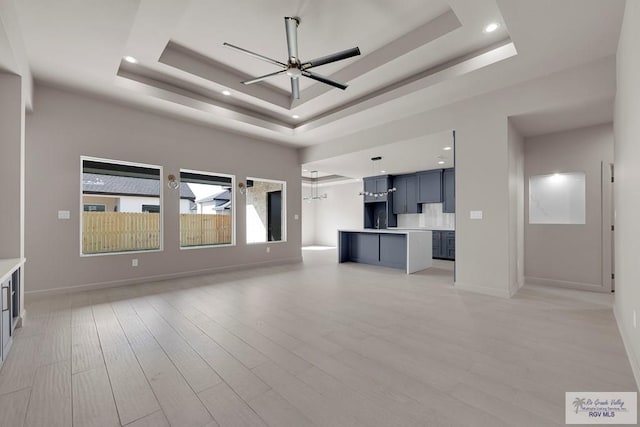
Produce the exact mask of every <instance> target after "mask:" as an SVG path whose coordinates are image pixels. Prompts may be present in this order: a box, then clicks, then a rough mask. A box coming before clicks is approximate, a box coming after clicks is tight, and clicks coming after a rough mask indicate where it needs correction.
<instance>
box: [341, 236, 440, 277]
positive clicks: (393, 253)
mask: <svg viewBox="0 0 640 427" xmlns="http://www.w3.org/2000/svg"><path fill="white" fill-rule="evenodd" d="M432 240H433V239H432V234H431V231H427V230H388V229H380V230H378V229H362V230H338V262H359V263H363V264H371V265H379V266H382V267H391V268H399V269H402V270H405V271H406V272H407V274H411V273H415V272H416V271H420V270H424V269H425V268H429V267H431V265H432V260H431V256H432V254H431V250H432Z"/></svg>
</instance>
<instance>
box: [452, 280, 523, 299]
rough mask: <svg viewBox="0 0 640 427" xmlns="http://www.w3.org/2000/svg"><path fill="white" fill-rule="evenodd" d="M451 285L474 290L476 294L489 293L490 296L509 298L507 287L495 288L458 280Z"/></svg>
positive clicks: (469, 290)
mask: <svg viewBox="0 0 640 427" xmlns="http://www.w3.org/2000/svg"><path fill="white" fill-rule="evenodd" d="M453 287H454V288H455V289H460V290H463V291H468V292H475V293H477V294H483V295H490V296H492V297H498V298H511V292H510V290H509V289H497V288H490V287H487V286H478V285H471V284H468V283H460V282H455V283H454V284H453Z"/></svg>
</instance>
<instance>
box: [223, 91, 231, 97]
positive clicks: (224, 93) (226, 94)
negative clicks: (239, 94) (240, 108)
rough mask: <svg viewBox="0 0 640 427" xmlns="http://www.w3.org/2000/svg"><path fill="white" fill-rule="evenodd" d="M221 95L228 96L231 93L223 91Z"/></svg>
mask: <svg viewBox="0 0 640 427" xmlns="http://www.w3.org/2000/svg"><path fill="white" fill-rule="evenodd" d="M222 94H223V95H224V96H229V95H231V92H229V91H228V90H223V91H222Z"/></svg>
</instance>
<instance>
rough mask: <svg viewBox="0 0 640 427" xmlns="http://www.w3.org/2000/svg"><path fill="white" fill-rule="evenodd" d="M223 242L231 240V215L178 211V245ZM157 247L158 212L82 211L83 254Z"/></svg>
mask: <svg viewBox="0 0 640 427" xmlns="http://www.w3.org/2000/svg"><path fill="white" fill-rule="evenodd" d="M225 243H226V244H228V243H231V215H213V214H180V246H182V247H189V246H200V245H219V244H225ZM159 248H160V214H159V213H134V212H83V213H82V253H83V254H97V253H107V252H126V251H142V250H153V249H159Z"/></svg>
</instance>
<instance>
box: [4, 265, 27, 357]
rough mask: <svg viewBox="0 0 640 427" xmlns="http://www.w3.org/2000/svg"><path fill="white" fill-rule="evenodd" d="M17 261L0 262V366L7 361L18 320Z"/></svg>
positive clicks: (18, 281)
mask: <svg viewBox="0 0 640 427" xmlns="http://www.w3.org/2000/svg"><path fill="white" fill-rule="evenodd" d="M21 266H22V261H21V260H18V259H10V260H0V278H1V281H0V300H1V302H2V305H1V306H0V308H2V311H1V312H0V366H2V364H3V363H4V361H5V360H6V359H7V355H8V354H9V349H11V344H12V343H13V333H14V330H15V328H16V324H17V323H18V319H19V318H20V313H19V307H20V301H19V298H20V267H21Z"/></svg>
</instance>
